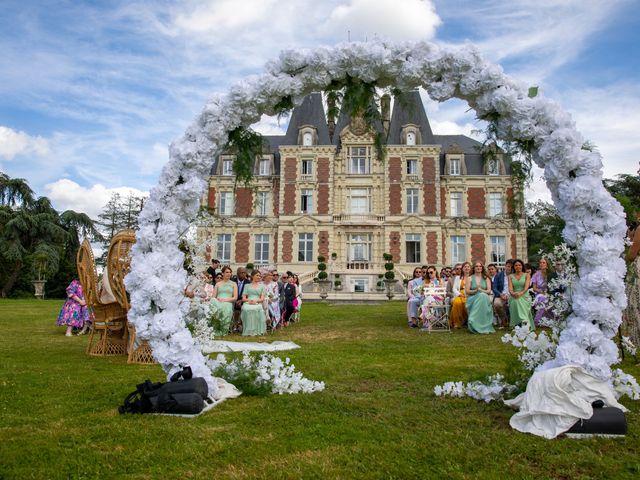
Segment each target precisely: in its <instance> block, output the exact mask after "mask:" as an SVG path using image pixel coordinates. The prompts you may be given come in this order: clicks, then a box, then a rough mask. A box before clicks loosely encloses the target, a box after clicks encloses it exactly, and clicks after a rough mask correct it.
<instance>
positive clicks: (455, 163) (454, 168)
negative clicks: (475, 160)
mask: <svg viewBox="0 0 640 480" xmlns="http://www.w3.org/2000/svg"><path fill="white" fill-rule="evenodd" d="M449 175H460V159H459V158H452V159H450V160H449Z"/></svg>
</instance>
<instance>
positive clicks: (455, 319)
mask: <svg viewBox="0 0 640 480" xmlns="http://www.w3.org/2000/svg"><path fill="white" fill-rule="evenodd" d="M469 275H471V264H470V263H469V262H464V263H463V264H462V273H461V275H460V283H459V284H458V281H457V279H456V280H455V281H454V285H453V295H454V299H453V300H452V301H451V318H450V319H449V324H450V325H451V327H453V328H462V327H463V326H464V322H465V321H466V320H467V308H466V303H467V297H466V293H465V285H466V284H467V282H468V281H469Z"/></svg>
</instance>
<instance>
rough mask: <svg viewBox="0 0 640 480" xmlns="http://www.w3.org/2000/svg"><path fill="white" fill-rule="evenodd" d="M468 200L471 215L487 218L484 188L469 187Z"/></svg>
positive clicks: (472, 216)
mask: <svg viewBox="0 0 640 480" xmlns="http://www.w3.org/2000/svg"><path fill="white" fill-rule="evenodd" d="M467 201H468V209H467V211H468V212H469V217H471V218H485V217H486V216H487V207H486V203H485V202H486V201H485V194H484V188H474V187H470V188H468V189H467Z"/></svg>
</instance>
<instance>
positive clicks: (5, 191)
mask: <svg viewBox="0 0 640 480" xmlns="http://www.w3.org/2000/svg"><path fill="white" fill-rule="evenodd" d="M94 233H97V232H96V231H95V228H94V226H93V222H92V221H91V219H90V218H89V217H88V216H87V215H85V214H79V213H76V212H73V211H71V210H69V211H66V212H64V213H63V214H62V215H59V214H58V212H57V211H56V210H55V209H54V208H53V206H52V205H51V202H50V201H49V199H48V198H46V197H39V198H37V199H36V198H35V195H34V193H33V191H32V190H31V188H30V187H29V185H28V184H27V182H26V181H25V180H23V179H11V178H9V177H8V176H7V175H5V174H4V173H0V267H1V268H0V296H2V297H7V296H8V295H9V294H10V293H11V292H12V290H13V289H14V287H15V286H16V284H18V283H20V284H22V285H29V282H30V281H31V280H32V279H34V278H51V276H52V275H55V274H56V273H57V272H58V271H59V269H60V263H61V261H62V260H64V259H65V258H67V259H68V258H74V259H75V252H76V251H77V248H78V246H79V242H80V240H79V236H80V235H90V234H94ZM74 264H75V261H74ZM71 273H73V272H71ZM66 280H67V282H66V283H67V284H68V282H69V281H70V279H66ZM65 286H66V284H65Z"/></svg>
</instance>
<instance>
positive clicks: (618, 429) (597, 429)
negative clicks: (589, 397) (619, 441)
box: [566, 400, 627, 435]
mask: <svg viewBox="0 0 640 480" xmlns="http://www.w3.org/2000/svg"><path fill="white" fill-rule="evenodd" d="M592 405H593V415H592V416H591V418H589V419H587V420H582V419H581V420H578V421H577V422H576V423H574V424H573V426H572V427H571V428H570V429H569V430H568V431H567V432H566V433H571V434H576V433H577V434H590V435H625V434H626V433H627V420H626V418H625V416H624V412H623V411H622V410H620V409H619V408H616V407H604V402H603V401H602V400H596V401H595V402H593V403H592ZM603 407H604V408H603Z"/></svg>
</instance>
